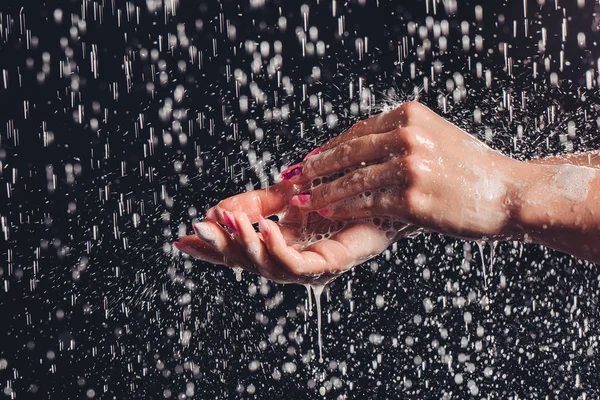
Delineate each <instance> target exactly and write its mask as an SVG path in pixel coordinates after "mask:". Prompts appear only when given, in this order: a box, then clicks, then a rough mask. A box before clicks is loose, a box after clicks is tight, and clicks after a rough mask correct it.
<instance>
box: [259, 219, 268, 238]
mask: <svg viewBox="0 0 600 400" xmlns="http://www.w3.org/2000/svg"><path fill="white" fill-rule="evenodd" d="M258 229H259V230H260V233H262V235H263V237H264V238H265V239H266V238H267V237H268V236H269V227H268V226H267V223H266V220H265V219H264V218H263V216H262V215H259V217H258Z"/></svg>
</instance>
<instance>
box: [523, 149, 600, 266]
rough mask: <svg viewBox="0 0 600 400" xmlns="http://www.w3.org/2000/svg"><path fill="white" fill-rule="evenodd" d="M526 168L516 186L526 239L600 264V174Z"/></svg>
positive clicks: (570, 167)
mask: <svg viewBox="0 0 600 400" xmlns="http://www.w3.org/2000/svg"><path fill="white" fill-rule="evenodd" d="M596 157H597V156H596ZM594 159H595V160H597V158H594ZM563 161H564V160H563ZM571 161H573V159H571ZM596 163H597V164H598V163H599V161H596ZM526 164H527V165H525V166H524V167H525V168H524V169H523V171H522V175H521V177H520V179H519V181H518V183H516V185H515V193H516V196H515V204H516V210H517V211H516V213H515V221H514V224H515V226H518V228H519V229H520V231H521V233H522V236H523V239H524V240H525V241H532V242H534V243H539V244H543V245H546V246H548V247H551V248H554V249H557V250H560V251H564V252H566V253H570V254H573V255H575V256H576V257H579V258H582V259H586V260H589V261H592V262H595V263H600V169H594V168H589V167H586V166H579V165H580V164H577V163H564V162H563V163H562V164H559V163H556V164H550V163H548V164H545V163H539V164H532V163H526Z"/></svg>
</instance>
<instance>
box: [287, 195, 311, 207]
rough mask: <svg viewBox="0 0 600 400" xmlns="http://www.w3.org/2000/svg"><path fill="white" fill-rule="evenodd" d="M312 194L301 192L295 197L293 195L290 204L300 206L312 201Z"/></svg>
mask: <svg viewBox="0 0 600 400" xmlns="http://www.w3.org/2000/svg"><path fill="white" fill-rule="evenodd" d="M310 197H311V195H310V194H299V195H296V196H294V197H292V200H290V205H292V206H294V207H300V206H302V205H304V204H306V203H308V202H309V201H310Z"/></svg>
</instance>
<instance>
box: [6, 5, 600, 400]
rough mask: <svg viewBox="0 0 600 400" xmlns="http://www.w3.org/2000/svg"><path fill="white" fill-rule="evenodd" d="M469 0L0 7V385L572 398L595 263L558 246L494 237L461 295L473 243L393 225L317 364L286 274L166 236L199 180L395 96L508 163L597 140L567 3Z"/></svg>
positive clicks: (263, 176) (263, 158) (334, 320)
mask: <svg viewBox="0 0 600 400" xmlns="http://www.w3.org/2000/svg"><path fill="white" fill-rule="evenodd" d="M487 3H489V2H483V1H482V2H480V3H478V2H474V1H459V2H458V4H456V10H454V6H453V2H452V1H447V2H445V3H441V2H436V4H435V10H434V6H433V3H432V2H431V1H428V2H427V3H426V2H425V1H415V2H400V1H387V0H378V1H372V0H367V1H358V2H357V1H348V2H344V1H339V0H338V1H324V0H321V1H305V2H296V1H283V0H280V1H277V0H271V1H266V2H265V4H264V5H261V2H260V1H252V2H248V1H243V2H238V1H220V2H217V1H192V0H179V1H178V0H173V1H171V0H168V1H167V0H165V1H164V2H162V1H151V0H148V1H132V2H123V1H120V0H82V1H41V2H36V3H35V4H34V2H25V1H23V2H17V1H2V3H1V4H0V102H1V104H0V172H1V174H0V181H1V183H2V185H1V188H0V218H1V226H2V235H0V260H1V261H0V312H1V316H0V389H1V391H0V393H3V395H6V396H7V397H9V398H10V397H12V398H53V399H54V398H56V399H65V398H179V399H183V398H191V397H194V398H202V399H204V398H232V397H242V398H281V397H284V396H287V397H291V398H319V397H322V396H323V393H325V396H326V397H328V398H408V397H410V398H441V397H443V396H447V397H452V398H467V397H469V396H473V397H476V398H480V397H490V398H495V397H503V398H504V397H511V396H515V397H516V396H518V397H519V398H529V397H534V396H541V395H542V394H548V395H550V397H559V398H566V397H567V396H573V397H577V396H581V395H583V393H586V394H587V396H588V397H590V396H592V395H598V394H599V391H598V387H599V386H598V385H600V380H599V379H598V378H597V377H598V373H599V372H600V371H599V369H598V365H597V351H598V348H597V343H598V342H597V338H598V336H597V332H598V328H599V326H598V317H597V315H598V308H597V304H598V298H599V293H598V282H599V280H598V275H597V273H596V266H594V265H591V264H588V263H585V262H582V261H579V260H576V259H573V258H571V257H568V256H565V255H562V254H560V253H557V252H553V251H549V250H547V249H544V248H540V247H539V246H530V245H522V244H519V243H501V244H499V245H498V247H497V248H496V258H495V263H494V265H493V273H492V275H491V276H490V280H489V288H487V289H486V288H485V287H484V285H483V280H482V275H481V261H480V258H479V256H480V255H479V250H478V248H477V247H476V246H475V244H474V243H466V242H463V241H459V240H454V239H452V238H446V237H441V236H438V235H427V236H422V237H419V238H417V239H414V240H403V241H401V242H399V243H398V244H397V246H394V247H393V248H391V249H390V250H388V251H387V252H386V253H385V254H384V255H383V256H381V257H379V258H377V259H376V260H375V261H373V262H371V263H368V264H367V265H363V266H361V267H358V268H355V269H354V270H353V271H351V272H349V273H347V274H346V275H344V276H342V277H341V278H339V279H338V280H337V281H335V282H334V283H333V284H332V285H331V286H330V288H329V293H328V294H327V299H326V301H325V302H324V326H323V333H324V343H325V344H324V353H325V363H323V364H319V363H318V361H317V360H316V359H315V358H314V353H313V352H314V351H315V350H316V338H317V336H316V318H315V317H314V316H313V317H307V316H306V312H305V311H306V306H307V304H306V291H305V289H304V288H303V287H301V286H293V285H288V286H281V285H274V284H271V283H268V282H266V281H262V280H260V279H259V278H257V277H253V276H247V275H244V278H243V280H242V281H241V282H238V281H236V280H235V278H234V275H233V273H232V272H231V271H228V270H225V269H223V268H216V267H211V266H209V265H205V264H203V263H200V262H193V263H192V262H190V261H189V260H186V259H183V258H181V257H180V255H179V254H176V253H173V252H172V249H171V245H170V244H171V243H172V242H173V241H174V240H176V238H177V237H179V236H181V235H183V234H186V233H190V232H191V225H190V222H191V221H192V220H193V219H194V218H198V217H201V216H202V214H203V213H204V211H205V210H206V209H207V208H208V207H209V206H211V205H213V204H214V203H215V202H216V201H218V199H221V198H223V197H226V196H229V195H232V194H235V193H239V192H242V191H245V190H249V189H251V188H260V187H264V186H265V185H268V184H271V183H273V181H274V179H275V177H276V176H277V174H278V172H279V169H280V168H281V167H282V166H284V165H290V164H291V163H293V162H296V161H297V160H299V159H300V158H301V157H302V156H303V154H304V153H305V152H308V151H310V150H311V149H312V148H314V147H315V146H316V145H317V144H319V143H321V142H323V141H324V140H326V139H327V138H328V137H332V136H334V135H336V134H338V133H340V132H341V131H343V130H344V129H345V128H347V127H349V126H350V125H351V124H352V123H354V122H355V121H356V120H357V119H358V118H364V117H366V116H368V115H370V114H372V113H375V112H377V111H378V110H380V108H381V106H382V105H383V104H385V103H386V102H387V103H390V102H391V103H394V102H398V101H402V100H405V99H408V98H412V97H414V93H415V90H417V91H418V92H419V93H420V95H419V99H420V100H421V101H423V102H425V103H426V104H428V105H429V106H430V107H432V108H433V109H435V110H436V111H437V112H439V113H442V114H443V115H444V116H445V117H447V118H449V119H450V120H452V121H453V122H455V123H457V124H459V125H460V126H461V127H463V128H465V129H467V130H468V131H469V132H470V133H472V134H473V135H476V136H477V137H479V138H481V139H482V140H486V141H487V142H488V143H489V144H490V145H491V146H492V147H494V148H497V149H499V150H501V151H503V152H505V153H507V154H510V155H512V156H513V157H516V158H520V159H526V158H529V157H534V156H542V155H546V154H556V153H562V152H567V151H578V150H586V149H590V148H597V147H598V145H599V138H598V128H597V121H598V119H597V118H598V115H597V110H596V104H598V102H597V100H598V96H597V93H596V88H597V86H598V85H597V82H596V79H597V77H598V65H597V64H596V60H597V59H598V56H599V55H600V54H599V52H598V45H597V43H596V40H597V37H598V36H597V35H598V32H597V29H598V21H597V19H596V18H597V17H596V14H594V12H596V11H597V10H595V8H594V4H593V2H592V1H590V0H588V1H585V2H581V1H579V2H577V1H570V2H566V1H556V2H555V1H547V2H546V4H543V5H540V4H539V3H538V2H536V1H533V0H529V2H525V4H527V6H526V7H527V9H526V14H527V19H526V20H525V19H524V18H525V15H524V12H525V10H524V8H523V7H524V6H523V4H524V3H523V2H522V1H509V2H492V3H493V4H487ZM563 3H565V4H563ZM477 5H481V6H483V7H482V11H483V13H482V16H483V17H482V18H481V19H479V20H478V19H477V18H476V6H477ZM173 6H174V8H173ZM57 9H59V10H61V11H60V12H57V11H56V10H57ZM334 9H335V15H334ZM61 14H62V18H60V16H61ZM280 17H285V20H286V23H287V29H285V30H284V29H283V26H282V25H281V23H280ZM428 17H430V18H431V19H429V20H428V19H427V18H428ZM305 18H307V26H306V28H310V27H316V28H317V29H318V38H317V39H316V40H311V38H310V30H309V29H305V26H304V21H305ZM442 21H447V23H448V33H447V35H445V36H446V37H447V51H445V52H444V51H441V50H440V48H439V43H438V40H437V39H435V38H434V33H433V32H434V28H433V25H436V24H437V25H438V27H439V26H441V25H439V24H440V22H442ZM463 21H464V24H462V25H464V26H466V27H468V32H466V31H465V32H464V33H463V32H462V29H463V28H464V26H463V27H461V23H463ZM412 23H414V24H416V25H415V26H414V28H415V29H414V30H413V29H412V27H413V26H412V25H411V24H412ZM428 24H429V26H430V29H429V30H427V29H426V30H425V32H424V36H423V37H421V36H420V34H419V27H427V26H428ZM563 25H564V28H563ZM231 26H234V27H235V32H234V31H233V28H230V27H231ZM436 29H437V28H436ZM525 29H527V30H528V31H527V32H526V31H525ZM543 29H545V30H546V31H545V32H546V33H545V34H543V33H542V31H543ZM563 29H564V32H565V33H566V36H563ZM579 32H582V33H583V34H585V37H586V45H585V46H583V45H579V44H578V38H577V34H578V33H579ZM526 33H527V34H526ZM465 35H466V37H467V39H465V40H466V41H467V42H468V44H469V46H468V49H467V48H463V36H465ZM476 35H480V36H481V38H482V40H483V46H482V48H481V49H477V48H476V45H475V43H476ZM543 35H546V38H547V40H546V46H545V49H540V47H539V42H540V40H541V39H542V36H543ZM303 36H305V37H306V41H307V42H312V44H313V46H314V47H317V48H319V47H320V46H321V44H319V43H317V42H318V41H322V45H324V46H325V47H326V49H325V54H324V55H318V54H314V55H310V54H309V53H310V49H308V53H306V54H304V55H303V51H302V45H301V39H302V37H303ZM424 39H427V40H429V41H430V42H431V49H430V50H429V51H425V52H424V53H423V55H422V56H419V54H418V53H419V51H418V49H419V46H423V44H424ZM277 40H278V41H280V42H281V61H282V62H281V65H279V64H280V63H279V62H278V60H277V59H276V60H275V61H273V56H274V54H275V52H274V43H275V41H277ZM579 41H581V36H580V40H579ZM262 42H265V43H269V45H270V53H269V55H268V56H266V57H260V44H261V43H262ZM361 43H362V44H361ZM253 44H256V45H257V46H258V47H257V49H256V50H254V49H253V48H252V46H253ZM365 46H366V51H363V52H361V51H360V49H361V48H365ZM308 47H310V45H309V46H308ZM153 49H155V55H156V58H154V57H153V53H152V50H153ZM305 51H306V48H305ZM561 51H562V52H563V53H562V56H561ZM257 52H258V53H257ZM257 56H258V58H257V61H254V62H255V66H254V68H255V70H254V71H253V66H252V62H253V60H254V59H255V57H257ZM561 60H562V61H561ZM436 62H438V63H441V64H436ZM477 63H481V70H482V71H484V74H483V77H478V76H477ZM269 65H271V67H270V69H269ZM436 65H437V66H438V67H439V68H438V69H437V70H435V68H434V67H435V66H436ZM534 65H537V67H536V68H537V71H538V73H537V75H536V76H534V74H533V71H534ZM315 68H318V69H315ZM432 68H434V72H432ZM236 70H237V71H238V72H236ZM486 70H487V71H489V74H490V77H491V79H490V80H489V82H488V83H486V79H485V71H486ZM411 71H412V72H411ZM588 71H589V72H588ZM161 72H162V74H161ZM586 72H587V73H588V80H587V81H586ZM457 73H458V74H460V75H456V74H457ZM553 74H554V75H553ZM424 77H427V78H428V81H427V82H426V83H425V84H424V80H423V78H424ZM236 82H237V83H236ZM179 85H181V86H182V87H183V88H184V89H185V95H184V97H183V99H182V100H181V102H177V101H173V100H172V99H173V98H174V97H176V96H177V95H178V94H177V93H176V92H179V91H180V90H181V89H177V87H178V86H179ZM290 85H291V86H290ZM448 85H449V86H448ZM455 88H459V90H463V92H464V93H465V94H466V95H465V96H464V98H463V99H462V100H461V101H458V100H457V96H456V94H457V93H458V91H457V92H454V89H455ZM461 88H463V89H461ZM361 90H362V91H361ZM240 96H246V98H247V99H248V103H249V106H248V107H247V109H246V107H244V105H243V103H244V100H243V99H242V106H240ZM311 96H313V97H312V99H313V101H312V104H311ZM169 99H170V100H169ZM314 100H316V102H315V101H314ZM476 110H479V111H480V112H481V116H482V117H481V119H479V118H475V115H476V114H477V112H479V111H476ZM333 114H335V117H333V116H332V115H333ZM328 116H329V117H328ZM336 120H337V122H336ZM569 123H571V126H574V127H575V128H576V129H575V131H574V132H572V134H571V135H566V133H567V127H568V126H569ZM255 126H257V127H259V128H260V129H262V134H261V132H260V131H258V132H257V130H256V129H255ZM465 156H468V155H465ZM486 252H489V248H487V250H486ZM488 259H489V255H488ZM488 262H489V261H488ZM324 298H325V296H324ZM429 305H431V306H433V308H430V307H429ZM465 321H470V322H469V323H467V322H465ZM320 391H321V394H320V393H319V392H320Z"/></svg>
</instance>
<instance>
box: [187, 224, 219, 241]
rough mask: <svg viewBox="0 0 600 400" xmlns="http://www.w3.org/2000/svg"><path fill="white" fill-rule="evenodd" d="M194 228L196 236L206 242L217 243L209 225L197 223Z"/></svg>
mask: <svg viewBox="0 0 600 400" xmlns="http://www.w3.org/2000/svg"><path fill="white" fill-rule="evenodd" d="M192 228H194V232H196V236H198V237H199V238H200V239H202V240H204V241H205V242H209V243H213V242H214V241H215V235H214V234H213V233H212V232H211V230H210V227H209V226H208V224H206V223H204V222H197V223H195V224H192Z"/></svg>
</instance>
